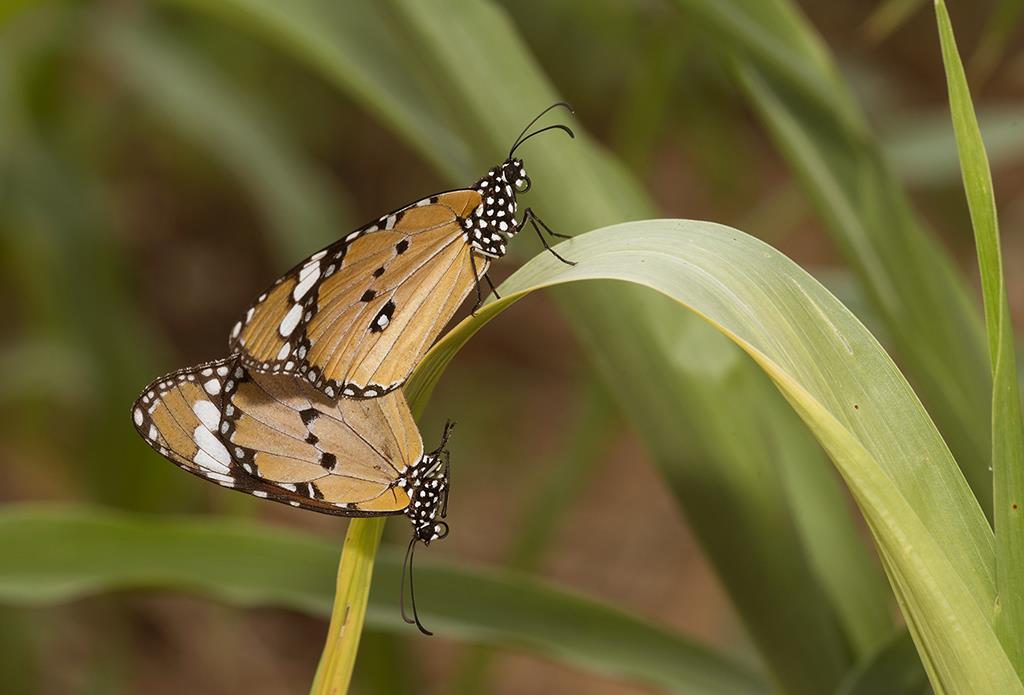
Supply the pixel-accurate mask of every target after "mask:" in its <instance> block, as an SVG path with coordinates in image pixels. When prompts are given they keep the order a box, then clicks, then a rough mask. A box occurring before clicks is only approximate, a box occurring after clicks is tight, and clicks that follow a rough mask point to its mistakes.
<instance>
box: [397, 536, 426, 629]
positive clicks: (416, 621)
mask: <svg viewBox="0 0 1024 695" xmlns="http://www.w3.org/2000/svg"><path fill="white" fill-rule="evenodd" d="M417 540H418V539H417V538H416V536H413V537H412V540H411V541H409V547H408V548H407V549H406V551H405V562H403V563H402V601H401V606H400V608H401V610H402V620H404V621H405V622H407V623H409V624H410V625H415V626H416V627H417V628H419V631H420V632H422V633H423V634H424V635H427V636H428V637H432V636H433V635H434V633H433V632H431V631H430V630H428V629H427V628H425V627H423V623H421V622H420V614H419V611H417V610H416V584H415V581H414V580H413V572H414V570H413V565H414V564H415V562H416V541H417ZM406 564H408V567H409V599H410V601H411V603H412V618H410V617H409V616H408V615H407V614H406V612H405V575H406V572H405V570H406Z"/></svg>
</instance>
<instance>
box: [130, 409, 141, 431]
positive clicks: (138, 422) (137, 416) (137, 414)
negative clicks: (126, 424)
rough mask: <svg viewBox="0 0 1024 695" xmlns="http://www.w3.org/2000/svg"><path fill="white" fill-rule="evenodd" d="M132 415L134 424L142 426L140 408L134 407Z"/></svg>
mask: <svg viewBox="0 0 1024 695" xmlns="http://www.w3.org/2000/svg"><path fill="white" fill-rule="evenodd" d="M132 417H133V418H134V420H135V424H136V426H138V427H142V409H141V408H136V409H135V412H134V413H132Z"/></svg>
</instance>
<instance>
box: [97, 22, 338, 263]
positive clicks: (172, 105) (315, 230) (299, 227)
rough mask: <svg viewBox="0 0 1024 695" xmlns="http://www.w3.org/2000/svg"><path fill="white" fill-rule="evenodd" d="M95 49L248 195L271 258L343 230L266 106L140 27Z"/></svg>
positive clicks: (326, 193)
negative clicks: (265, 225)
mask: <svg viewBox="0 0 1024 695" xmlns="http://www.w3.org/2000/svg"><path fill="white" fill-rule="evenodd" d="M100 45H101V46H102V50H103V51H104V54H105V56H106V57H107V60H108V62H109V64H110V65H111V67H112V69H113V71H114V72H115V73H116V74H117V76H118V77H119V78H120V79H121V80H122V81H123V82H125V83H126V84H128V86H129V87H130V88H131V89H132V90H133V91H134V92H135V93H136V94H138V95H139V96H140V97H141V98H142V100H143V101H144V102H145V103H146V104H147V105H148V106H150V108H151V109H152V110H153V111H154V112H156V113H157V114H159V115H160V116H162V117H163V119H164V120H166V122H167V123H168V124H169V125H170V126H171V127H173V128H175V129H177V131H178V132H180V133H181V134H182V135H183V136H184V137H186V138H189V139H191V140H193V141H194V142H196V143H197V144H199V145H200V146H201V147H203V148H204V149H206V150H208V151H209V152H210V153H211V154H213V155H214V156H215V157H216V158H217V159H219V160H220V161H221V162H223V163H224V165H225V166H226V167H228V168H229V169H230V170H231V173H232V174H233V175H234V176H235V177H237V178H238V180H239V181H240V182H241V183H242V185H244V186H245V187H246V188H247V189H248V192H249V193H250V197H251V200H252V201H253V204H254V205H255V206H257V207H259V208H260V209H261V210H262V212H263V215H262V217H263V218H264V219H266V220H267V221H268V222H269V226H270V229H269V231H270V232H271V235H272V236H271V240H272V242H273V246H274V248H275V251H276V252H277V255H279V256H281V257H282V258H288V259H291V258H301V257H302V256H304V255H306V254H307V253H308V252H309V250H310V249H313V248H319V247H320V246H323V245H325V244H327V243H329V242H330V241H332V240H333V239H335V238H336V237H337V236H338V234H339V231H338V230H340V229H346V228H347V227H348V225H347V223H346V222H347V221H348V220H349V219H351V215H350V214H347V213H346V211H345V209H344V208H343V207H341V206H339V204H338V202H337V201H338V200H339V199H343V198H342V197H341V196H339V195H338V193H337V192H336V191H331V190H329V189H328V187H327V186H326V184H325V181H326V177H325V176H324V175H323V174H322V173H321V172H318V171H316V169H315V168H314V166H313V165H312V162H310V161H308V160H307V158H305V157H303V156H302V154H301V153H300V152H299V151H298V149H297V147H296V144H295V143H294V142H290V141H289V138H288V134H287V133H286V132H285V131H284V129H283V127H281V125H280V124H278V123H276V122H275V121H274V119H273V118H271V117H270V114H271V113H272V110H271V109H270V108H269V107H270V105H269V104H268V103H266V102H265V101H260V100H257V99H256V98H255V95H250V94H244V93H242V92H240V91H239V89H238V88H237V86H236V85H234V84H233V83H232V82H231V81H230V80H229V79H227V76H226V75H224V74H223V73H222V72H221V71H220V68H219V67H218V66H216V65H214V64H212V63H211V62H210V61H204V60H201V59H200V58H199V57H198V56H197V55H195V51H194V50H189V49H187V48H186V46H187V44H182V43H179V42H175V41H174V40H173V39H172V38H171V37H170V36H169V35H166V34H162V33H161V32H158V31H156V30H154V29H152V28H144V27H143V26H135V25H115V26H111V27H108V28H107V29H106V31H105V32H104V34H103V38H102V40H101V41H100Z"/></svg>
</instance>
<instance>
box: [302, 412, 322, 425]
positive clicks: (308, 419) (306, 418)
mask: <svg viewBox="0 0 1024 695" xmlns="http://www.w3.org/2000/svg"><path fill="white" fill-rule="evenodd" d="M299 417H300V418H302V424H303V425H305V426H306V427H309V426H310V425H311V424H312V423H313V422H314V421H315V420H316V419H317V418H318V417H320V411H319V410H317V409H316V408H306V409H305V410H300V411H299Z"/></svg>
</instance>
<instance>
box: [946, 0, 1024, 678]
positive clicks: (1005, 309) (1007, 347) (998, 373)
mask: <svg viewBox="0 0 1024 695" xmlns="http://www.w3.org/2000/svg"><path fill="white" fill-rule="evenodd" d="M935 11H936V17H937V20H938V24H939V38H940V41H941V44H942V60H943V64H944V66H945V68H946V81H947V84H948V86H949V106H950V111H951V112H952V115H953V126H954V129H955V131H956V142H957V150H958V152H959V154H960V165H961V168H962V170H963V179H964V190H965V192H966V194H967V204H968V207H969V208H970V213H971V224H972V226H973V227H974V240H975V244H976V246H977V249H978V266H979V268H980V270H981V289H982V295H983V297H984V300H985V323H986V326H987V328H988V346H989V357H990V359H991V362H992V382H993V389H992V467H993V468H992V470H993V484H994V490H995V492H994V498H995V532H996V587H997V591H998V598H997V605H996V606H995V611H996V629H997V631H998V633H999V637H1000V640H1001V641H1002V643H1003V647H1004V648H1005V649H1006V651H1007V653H1008V654H1009V656H1010V658H1011V659H1012V661H1013V663H1014V665H1015V666H1016V668H1017V672H1018V673H1019V674H1022V675H1024V510H1022V507H1024V420H1022V418H1021V401H1020V392H1019V391H1018V383H1017V359H1016V352H1015V348H1014V344H1013V343H1014V341H1013V323H1012V321H1011V317H1010V305H1009V299H1008V298H1007V294H1006V284H1005V280H1004V278H1003V259H1002V251H1001V249H1000V243H999V222H998V218H997V215H996V203H995V194H994V192H993V186H992V173H991V171H990V169H989V164H988V155H987V154H986V152H985V143H984V141H983V140H982V138H981V129H980V128H979V126H978V119H977V116H976V115H975V113H974V106H973V104H972V102H971V93H970V89H969V88H968V86H967V77H966V75H965V74H964V68H963V64H962V63H961V61H960V54H959V53H958V51H957V47H956V39H955V38H954V36H953V27H952V24H951V23H950V21H949V13H948V12H947V11H946V5H945V3H944V2H943V1H942V0H936V2H935Z"/></svg>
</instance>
